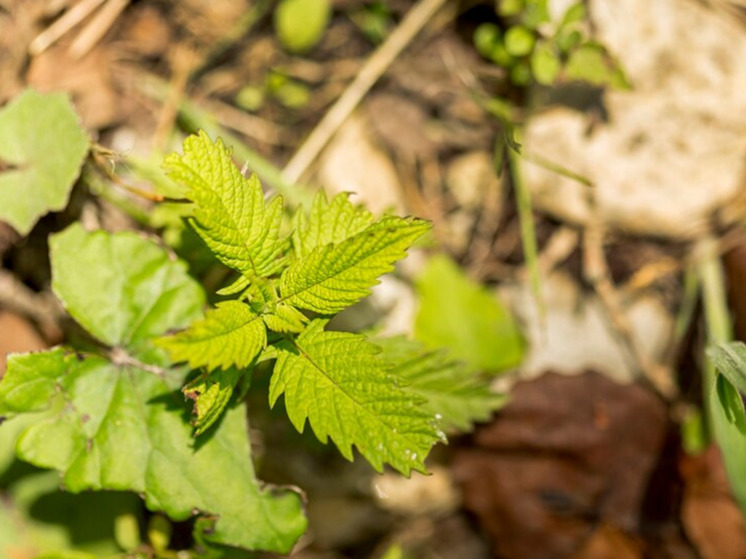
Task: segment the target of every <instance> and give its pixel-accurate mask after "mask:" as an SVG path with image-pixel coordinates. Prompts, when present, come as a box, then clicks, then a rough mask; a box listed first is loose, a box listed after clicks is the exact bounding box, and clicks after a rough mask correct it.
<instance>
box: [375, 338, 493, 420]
mask: <svg viewBox="0 0 746 559" xmlns="http://www.w3.org/2000/svg"><path fill="white" fill-rule="evenodd" d="M375 342H376V344H378V345H380V346H381V347H382V348H383V356H384V358H385V359H386V361H388V362H390V363H392V365H393V369H391V374H392V375H394V376H395V377H397V378H401V379H403V380H404V381H405V382H406V383H407V390H408V391H410V392H413V393H415V394H417V395H419V396H422V398H423V399H425V400H426V401H427V403H426V404H425V405H424V406H423V407H424V409H425V410H427V411H428V412H430V413H431V414H432V415H433V417H435V420H436V423H437V425H438V427H440V428H441V429H443V430H444V431H469V430H470V429H471V428H472V427H473V424H474V422H477V421H487V420H488V419H489V418H490V416H491V415H492V413H493V412H494V411H495V410H497V409H499V408H501V407H502V406H503V405H504V404H505V402H506V401H507V397H506V396H505V395H504V394H497V393H495V392H492V391H491V390H490V389H489V387H488V386H487V385H486V383H485V379H484V378H483V377H482V376H481V375H480V374H478V373H475V372H474V371H473V370H471V369H469V368H468V367H466V366H465V365H464V364H463V363H461V362H459V361H455V360H454V359H453V358H451V357H449V355H448V353H447V352H445V351H425V350H424V348H423V347H422V344H420V343H419V342H417V341H414V340H408V339H407V338H404V337H401V336H399V337H395V338H387V339H380V338H379V339H377V340H375Z"/></svg>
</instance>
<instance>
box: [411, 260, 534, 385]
mask: <svg viewBox="0 0 746 559" xmlns="http://www.w3.org/2000/svg"><path fill="white" fill-rule="evenodd" d="M416 287H417V292H418V294H419V296H420V307H419V310H418V312H417V316H416V317H415V326H414V328H415V337H416V338H417V339H418V340H420V341H422V342H423V343H424V344H425V345H426V346H427V347H429V348H431V349H437V348H443V347H445V348H448V349H449V350H450V352H451V355H452V356H453V357H454V358H455V359H457V360H459V361H463V362H464V363H467V364H468V365H469V366H470V367H472V368H474V369H476V370H478V371H484V372H490V373H495V372H499V371H503V370H505V369H509V368H511V367H515V366H516V365H518V364H519V363H520V361H521V359H522V358H523V353H524V350H525V342H524V340H523V337H522V336H521V333H520V331H519V330H518V325H517V324H516V322H515V320H514V319H513V317H512V316H511V314H510V312H509V311H508V310H507V309H506V308H505V307H504V306H503V305H502V304H501V303H500V301H499V300H498V298H497V297H496V296H495V295H494V294H492V293H490V292H488V291H487V290H486V289H485V288H484V287H483V286H481V285H479V284H478V283H476V282H474V281H472V280H471V279H469V278H468V277H467V276H466V275H465V274H464V273H463V271H461V269H460V268H459V266H458V265H457V264H456V263H454V262H453V261H452V260H450V259H449V258H448V257H446V256H435V257H433V258H431V259H430V261H429V262H428V263H427V266H426V267H425V269H424V270H423V271H422V274H421V275H420V276H419V277H418V278H417V281H416Z"/></svg>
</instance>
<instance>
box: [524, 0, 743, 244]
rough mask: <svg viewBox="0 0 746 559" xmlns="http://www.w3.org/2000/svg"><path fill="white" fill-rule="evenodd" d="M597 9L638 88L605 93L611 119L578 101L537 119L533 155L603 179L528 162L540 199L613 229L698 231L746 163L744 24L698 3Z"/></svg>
mask: <svg viewBox="0 0 746 559" xmlns="http://www.w3.org/2000/svg"><path fill="white" fill-rule="evenodd" d="M590 14H591V15H592V18H593V23H594V28H595V29H596V38H597V39H598V40H599V41H600V42H601V43H603V44H604V45H606V46H607V48H608V49H609V50H610V51H611V52H612V53H613V54H614V56H615V57H616V58H617V59H618V60H619V61H620V62H621V64H622V67H623V68H624V69H625V71H626V72H627V74H628V76H629V78H630V80H631V82H632V84H633V87H634V90H633V91H626V92H624V91H607V92H606V95H605V100H606V108H607V110H608V114H609V122H607V123H603V122H594V119H593V117H589V116H586V115H583V114H580V113H578V112H575V111H571V110H569V109H554V110H549V111H547V112H545V113H542V114H540V115H537V116H535V117H534V118H533V119H531V120H530V122H529V123H528V125H527V127H526V130H525V137H524V144H525V147H526V150H527V152H529V153H531V154H535V155H540V156H542V157H544V158H546V159H547V160H549V161H551V162H553V163H556V164H559V165H561V166H563V167H564V168H566V169H568V170H570V171H573V172H575V173H577V174H579V175H582V176H584V177H586V178H588V179H590V180H591V181H592V182H593V184H594V186H593V187H590V188H589V187H588V186H585V185H583V184H581V183H579V182H578V181H575V180H573V179H571V178H568V177H564V176H560V175H559V174H557V173H556V172H553V171H550V170H548V169H546V168H545V167H543V166H541V165H537V164H535V163H528V162H527V163H526V164H525V177H526V180H527V182H528V184H529V187H530V188H531V191H532V194H533V199H534V203H535V206H536V207H537V208H538V209H540V210H543V211H545V212H547V213H549V214H552V215H554V216H556V217H558V218H560V219H562V220H566V221H569V222H572V223H575V224H586V223H587V222H588V220H589V218H590V216H591V215H592V212H594V211H595V212H598V216H599V217H600V218H601V220H602V221H604V222H605V223H606V224H607V225H608V226H610V227H611V228H615V229H619V230H625V231H628V232H631V233H636V234H644V235H655V236H662V237H671V238H692V237H695V236H697V235H698V234H700V233H701V232H702V231H703V230H704V229H705V228H706V227H707V223H708V220H709V218H710V216H711V214H712V213H713V211H714V210H715V209H717V208H719V207H722V206H723V205H726V204H728V203H729V201H730V200H732V199H733V198H734V196H735V195H736V194H737V192H738V191H739V189H740V188H741V186H742V181H743V176H744V173H745V171H746V160H745V158H744V155H745V154H746V96H744V95H743V91H746V64H744V63H743V61H744V60H746V32H744V29H743V27H742V26H739V25H738V24H737V22H736V21H735V20H732V19H729V18H727V17H725V16H724V15H722V14H721V13H719V12H717V11H715V10H713V9H711V8H708V7H707V6H706V5H704V4H701V3H698V2H695V1H693V0H656V1H655V2H651V1H650V0H618V1H616V2H609V1H607V0H592V1H591V2H590ZM591 188H593V189H595V207H594V205H593V200H592V196H591V194H592V191H591Z"/></svg>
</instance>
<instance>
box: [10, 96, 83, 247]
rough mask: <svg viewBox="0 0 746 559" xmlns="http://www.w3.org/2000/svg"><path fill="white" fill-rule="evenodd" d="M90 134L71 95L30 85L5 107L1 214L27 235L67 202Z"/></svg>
mask: <svg viewBox="0 0 746 559" xmlns="http://www.w3.org/2000/svg"><path fill="white" fill-rule="evenodd" d="M89 148H90V140H89V138H88V135H87V134H86V133H85V131H84V130H83V128H82V127H81V125H80V121H79V119H78V116H77V114H76V113H75V110H74V109H73V107H72V105H71V104H70V100H69V98H68V97H67V96H66V95H64V94H62V93H51V94H42V93H37V92H36V91H33V90H30V89H29V90H26V91H24V92H23V93H21V94H20V95H19V96H18V97H16V98H15V99H14V100H13V101H11V102H10V103H8V104H7V105H6V106H5V107H4V108H3V109H2V111H0V220H2V221H5V222H7V223H9V224H10V225H12V226H13V227H14V228H15V229H16V231H18V232H19V233H20V234H21V235H27V234H28V233H29V231H31V228H32V227H33V226H34V224H36V222H37V221H38V219H39V218H40V217H41V216H42V215H44V214H46V213H47V212H49V211H53V210H61V209H62V208H64V207H65V206H66V205H67V201H68V198H69V196H70V190H71V189H72V187H73V184H74V183H75V180H76V179H77V178H78V175H79V174H80V168H81V167H82V165H83V161H84V160H85V156H86V154H87V153H88V149H89Z"/></svg>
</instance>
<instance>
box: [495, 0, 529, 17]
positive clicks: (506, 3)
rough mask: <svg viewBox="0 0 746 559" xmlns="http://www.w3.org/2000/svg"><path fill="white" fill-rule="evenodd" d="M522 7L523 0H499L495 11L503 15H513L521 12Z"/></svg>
mask: <svg viewBox="0 0 746 559" xmlns="http://www.w3.org/2000/svg"><path fill="white" fill-rule="evenodd" d="M524 7H525V1H524V0H501V1H500V2H499V5H498V7H497V12H498V13H499V14H500V15H501V16H503V17H506V16H514V15H517V14H519V13H521V11H522V10H523V8H524Z"/></svg>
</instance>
